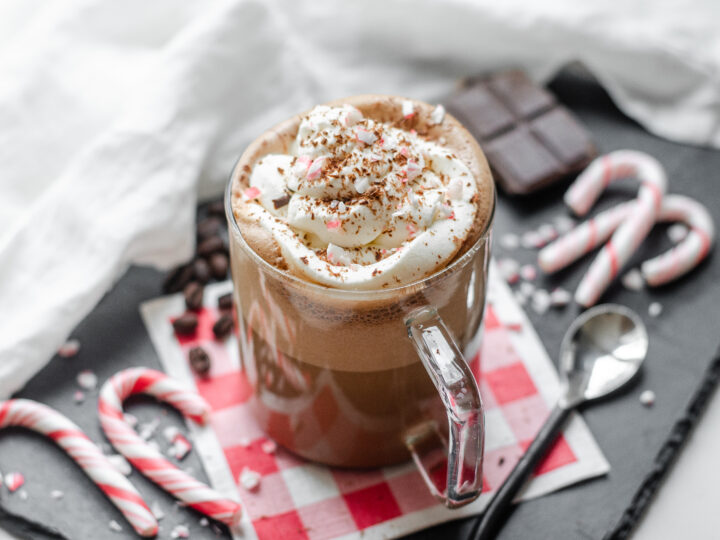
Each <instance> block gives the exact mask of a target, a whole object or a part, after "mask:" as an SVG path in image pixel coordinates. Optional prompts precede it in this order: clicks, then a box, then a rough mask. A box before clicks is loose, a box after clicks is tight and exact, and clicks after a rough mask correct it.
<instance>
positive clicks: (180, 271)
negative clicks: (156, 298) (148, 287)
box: [162, 264, 193, 294]
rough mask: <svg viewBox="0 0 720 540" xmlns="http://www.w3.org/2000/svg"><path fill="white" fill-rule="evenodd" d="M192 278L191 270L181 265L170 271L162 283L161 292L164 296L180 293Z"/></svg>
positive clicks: (186, 265) (185, 265)
mask: <svg viewBox="0 0 720 540" xmlns="http://www.w3.org/2000/svg"><path fill="white" fill-rule="evenodd" d="M192 278H193V268H192V265H190V264H183V265H180V266H178V267H177V268H174V269H173V270H171V271H170V272H169V273H168V274H167V276H166V277H165V280H164V281H163V286H162V290H163V292H164V293H166V294H170V293H176V292H180V291H182V290H183V289H184V288H185V285H187V284H188V283H189V282H190V281H191V280H192Z"/></svg>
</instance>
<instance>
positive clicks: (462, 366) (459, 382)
mask: <svg viewBox="0 0 720 540" xmlns="http://www.w3.org/2000/svg"><path fill="white" fill-rule="evenodd" d="M405 325H406V326H407V331H408V336H409V337H410V340H411V341H412V342H413V345H414V346H415V350H416V351H417V353H418V355H419V356H420V360H422V363H423V365H424V366H425V369H426V370H427V372H428V374H429V375H430V378H431V379H432V381H433V384H434V385H435V388H437V390H438V392H439V393H440V398H441V399H442V402H443V404H444V405H445V410H446V413H447V418H448V424H449V439H450V440H449V444H446V443H445V440H444V437H442V436H441V435H440V433H439V432H438V430H437V424H436V423H434V422H428V423H425V424H422V425H420V426H416V427H415V428H414V429H412V430H410V431H409V432H408V433H406V435H405V444H406V445H407V447H408V449H409V450H410V453H411V454H412V457H413V460H414V461H415V464H416V465H417V467H418V469H419V471H420V474H421V475H422V477H423V479H424V480H425V483H426V484H427V485H428V488H429V489H430V492H431V493H432V494H433V495H434V496H435V497H436V498H438V499H439V500H441V501H442V502H443V503H444V504H445V506H447V507H448V508H457V507H460V506H463V505H465V504H468V503H470V502H472V501H474V500H475V499H477V497H478V496H479V495H480V492H481V490H482V461H483V444H484V440H483V439H484V433H485V429H484V419H483V407H482V401H481V399H480V390H479V389H478V385H477V382H476V381H475V377H474V376H473V374H472V372H471V371H470V368H469V366H468V364H467V362H466V361H465V358H464V357H463V355H462V353H461V352H460V349H459V348H458V346H457V344H456V343H455V339H454V338H453V336H452V333H451V332H450V330H448V328H447V326H445V323H444V322H443V320H442V319H441V318H440V315H439V314H438V312H437V310H436V309H435V308H434V307H431V306H425V307H421V308H418V309H416V310H414V311H412V312H411V313H410V314H409V315H408V316H407V317H406V319H405ZM431 439H435V441H436V442H435V443H434V444H433V443H431V442H430V440H431ZM437 441H441V443H442V444H443V445H445V446H447V484H446V486H447V487H446V489H445V490H444V492H441V491H440V490H439V489H438V487H437V485H436V484H435V482H433V480H432V476H433V473H432V471H431V470H430V468H429V467H430V466H431V465H432V464H437V459H435V458H437V454H438V450H437V449H438V446H439V445H438V444H437ZM444 453H445V452H443V454H444ZM443 457H444V456H443Z"/></svg>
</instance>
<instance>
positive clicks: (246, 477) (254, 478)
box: [238, 467, 260, 491]
mask: <svg viewBox="0 0 720 540" xmlns="http://www.w3.org/2000/svg"><path fill="white" fill-rule="evenodd" d="M238 482H239V483H240V485H241V486H242V487H243V488H244V489H246V490H248V491H254V490H256V489H257V488H258V487H259V486H260V474H259V473H257V472H255V471H253V470H252V469H249V468H248V467H243V469H242V471H241V472H240V477H239V478H238Z"/></svg>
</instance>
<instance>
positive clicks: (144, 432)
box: [138, 418, 160, 441]
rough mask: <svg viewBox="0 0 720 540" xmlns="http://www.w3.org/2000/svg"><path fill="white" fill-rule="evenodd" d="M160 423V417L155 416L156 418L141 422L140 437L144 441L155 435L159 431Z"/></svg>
mask: <svg viewBox="0 0 720 540" xmlns="http://www.w3.org/2000/svg"><path fill="white" fill-rule="evenodd" d="M159 425H160V419H159V418H155V419H154V420H152V421H150V422H147V423H145V424H140V426H139V428H140V429H139V431H138V435H140V438H141V439H142V440H144V441H147V440H148V439H150V437H152V436H153V435H155V432H156V431H157V428H158V426H159Z"/></svg>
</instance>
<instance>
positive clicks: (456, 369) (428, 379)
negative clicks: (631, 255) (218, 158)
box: [225, 167, 494, 508]
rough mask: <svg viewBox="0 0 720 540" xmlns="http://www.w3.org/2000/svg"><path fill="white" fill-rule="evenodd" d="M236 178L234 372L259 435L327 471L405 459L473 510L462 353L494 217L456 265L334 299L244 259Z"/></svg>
mask: <svg viewBox="0 0 720 540" xmlns="http://www.w3.org/2000/svg"><path fill="white" fill-rule="evenodd" d="M237 174H238V170H237V167H236V170H235V171H234V172H233V175H232V177H231V179H230V183H229V185H228V189H227V193H226V198H225V205H226V213H227V219H228V224H229V238H230V262H231V273H232V278H233V281H234V284H235V288H234V296H235V305H236V309H237V317H238V328H239V332H238V333H239V342H240V357H241V362H242V369H243V371H244V373H245V375H246V376H247V378H248V381H249V384H250V385H251V387H252V389H253V395H252V397H251V398H250V405H251V407H252V410H253V413H254V415H255V417H256V418H257V420H258V422H259V424H260V426H261V427H262V429H263V430H264V431H265V432H266V433H267V434H268V436H270V437H271V438H273V439H274V440H275V441H277V442H278V443H279V444H281V445H282V446H284V447H286V448H287V449H289V450H290V451H292V452H294V453H295V454H298V455H300V456H302V457H304V458H306V459H309V460H312V461H316V462H320V463H325V464H328V465H332V466H340V467H380V466H386V465H392V464H395V463H400V462H403V461H406V460H407V459H409V457H410V456H412V458H413V460H414V461H415V463H416V465H417V466H418V469H419V471H420V473H421V475H422V477H423V479H424V480H425V482H426V483H427V485H428V488H429V489H430V491H431V492H432V494H433V495H434V496H435V497H437V498H438V499H439V500H441V501H442V502H443V503H444V504H445V505H446V506H448V507H451V508H452V507H458V506H462V505H464V504H467V503H469V502H471V501H473V500H475V499H476V498H477V497H478V496H479V494H480V491H481V489H482V459H483V438H484V426H483V408H482V402H481V400H480V393H479V390H478V386H477V383H476V381H475V378H474V377H473V374H472V373H471V371H470V368H469V366H468V364H467V362H466V361H465V359H464V357H463V355H462V353H461V350H463V348H464V347H465V346H466V345H468V343H469V342H470V340H471V339H473V338H474V337H475V336H476V334H477V333H478V331H479V330H480V326H481V322H482V317H483V311H484V306H485V292H486V283H487V272H488V263H489V259H490V232H491V225H492V216H491V218H490V219H489V220H488V226H487V228H486V230H484V231H483V233H482V235H481V236H480V238H479V239H478V240H477V242H476V243H475V244H474V245H473V246H472V247H471V248H470V249H469V250H468V251H467V252H466V253H465V254H464V255H463V256H461V257H460V258H458V259H457V260H456V261H454V262H453V263H452V264H450V265H448V266H447V267H445V268H444V269H443V270H441V271H439V272H437V273H435V274H434V275H432V276H430V277H427V278H425V279H423V280H420V281H417V282H414V283H411V284H408V285H404V286H401V287H397V288H393V289H383V290H376V291H349V290H339V289H333V288H329V287H325V286H322V285H317V284H314V283H310V282H308V281H304V280H302V279H299V278H297V277H295V276H293V275H291V274H289V273H286V272H283V271H282V270H280V269H278V268H276V267H275V266H273V265H271V264H269V263H268V262H266V261H265V260H264V259H262V258H261V257H260V256H259V255H258V254H257V253H255V252H254V251H253V250H252V248H251V247H250V246H249V245H248V244H247V243H246V241H245V240H244V238H243V236H242V233H241V230H240V228H239V227H238V224H237V222H236V220H235V217H234V215H233V212H232V208H231V193H232V185H233V182H234V180H235V178H236V176H237ZM493 211H494V204H493ZM446 456H447V473H446V474H445V473H444V472H443V468H444V465H445V461H446V460H445V457H446ZM438 467H440V468H438ZM438 472H439V474H440V475H441V476H442V479H441V481H438Z"/></svg>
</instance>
